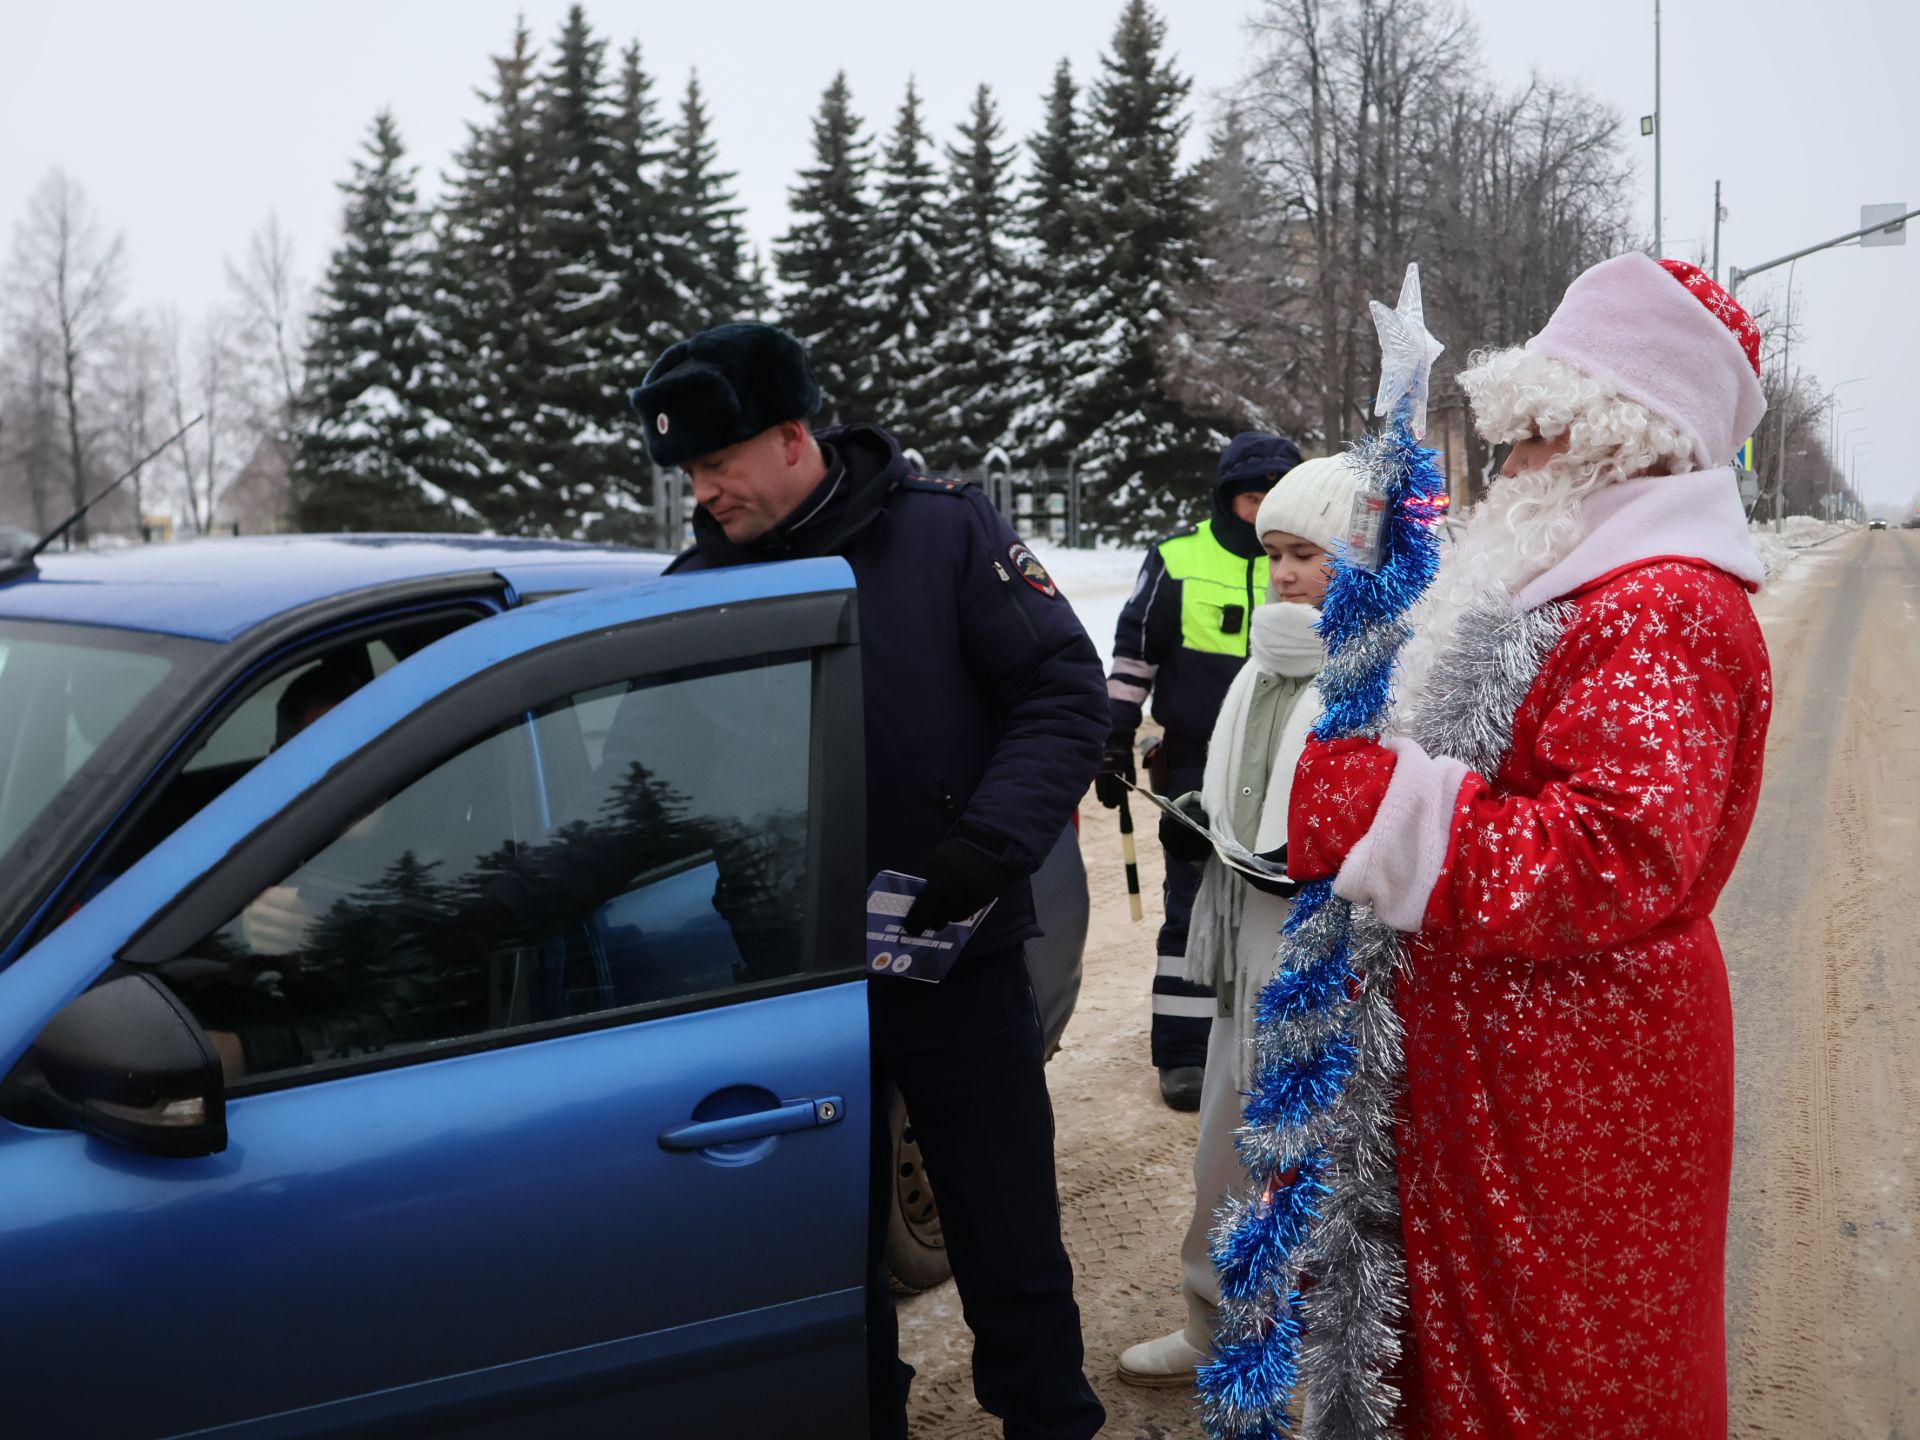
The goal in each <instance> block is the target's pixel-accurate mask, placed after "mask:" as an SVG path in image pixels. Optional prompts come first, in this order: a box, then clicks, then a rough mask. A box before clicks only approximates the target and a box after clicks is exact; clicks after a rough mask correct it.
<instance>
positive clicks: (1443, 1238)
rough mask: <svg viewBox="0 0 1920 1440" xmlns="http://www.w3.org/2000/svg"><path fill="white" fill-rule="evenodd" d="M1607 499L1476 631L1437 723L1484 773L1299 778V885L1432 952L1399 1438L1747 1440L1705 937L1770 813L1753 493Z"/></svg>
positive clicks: (1419, 1062)
mask: <svg viewBox="0 0 1920 1440" xmlns="http://www.w3.org/2000/svg"><path fill="white" fill-rule="evenodd" d="M1662 487H1664V488H1662ZM1603 495H1604V497H1605V498H1604V500H1602V501H1600V502H1598V503H1597V504H1596V505H1594V506H1590V523H1591V524H1592V527H1593V528H1592V529H1591V530H1590V533H1589V536H1588V539H1587V541H1586V542H1584V543H1583V544H1582V545H1581V546H1580V547H1579V548H1578V549H1577V550H1576V551H1575V552H1574V554H1573V555H1571V556H1570V557H1569V558H1568V560H1566V561H1564V562H1562V564H1561V565H1559V566H1557V567H1555V569H1554V571H1552V572H1550V573H1549V574H1548V575H1546V576H1542V577H1541V579H1540V580H1539V581H1536V582H1535V583H1534V584H1533V585H1531V586H1529V587H1528V589H1527V590H1526V591H1524V592H1523V593H1522V594H1521V596H1520V597H1518V602H1517V604H1516V605H1515V606H1514V608H1513V610H1512V612H1511V617H1510V618H1506V619H1500V618H1497V617H1492V616H1489V615H1481V616H1477V617H1476V616H1473V615H1469V616H1468V617H1467V621H1466V622H1465V623H1463V626H1462V637H1463V640H1464V642H1465V645H1466V649H1467V650H1468V651H1472V650H1473V647H1474V645H1475V643H1476V641H1477V642H1478V643H1479V647H1480V648H1479V651H1478V652H1477V659H1476V658H1475V657H1474V656H1472V655H1469V656H1468V657H1467V658H1466V659H1464V660H1462V661H1461V663H1460V664H1459V665H1457V666H1455V667H1454V668H1453V669H1452V670H1451V671H1448V672H1447V673H1448V675H1449V676H1450V679H1449V681H1448V683H1447V685H1446V686H1443V688H1450V689H1451V691H1452V696H1451V699H1452V705H1451V711H1450V713H1442V712H1447V711H1448V710H1449V707H1448V706H1447V705H1446V704H1444V703H1443V704H1438V705H1436V706H1435V708H1434V709H1433V710H1432V711H1430V712H1429V713H1428V714H1426V715H1424V716H1422V717H1420V719H1419V721H1418V722H1417V723H1416V724H1415V727H1414V729H1415V733H1416V735H1424V736H1426V737H1436V736H1438V737H1444V736H1445V735H1447V734H1448V733H1449V726H1451V733H1452V734H1454V735H1456V736H1459V737H1463V743H1462V744H1461V746H1460V748H1462V749H1466V750H1469V751H1470V750H1472V749H1474V748H1476V746H1477V747H1478V748H1480V749H1482V750H1484V751H1491V752H1493V753H1491V754H1483V755H1481V756H1479V757H1474V758H1476V759H1477V762H1478V763H1477V764H1473V765H1470V764H1468V763H1467V762H1466V761H1465V760H1462V759H1461V758H1459V757H1458V756H1457V755H1445V754H1438V753H1435V754H1429V753H1428V749H1427V748H1426V747H1423V746H1421V745H1419V744H1416V743H1414V742H1412V741H1403V740H1396V741H1390V742H1388V744H1387V745H1385V746H1379V745H1373V744H1371V743H1365V742H1335V743H1334V744H1332V745H1328V746H1324V747H1322V746H1316V747H1315V750H1316V753H1314V754H1311V755H1310V756H1309V757H1308V758H1307V759H1306V760H1305V761H1303V763H1302V772H1301V774H1300V776H1299V777H1298V778H1297V779H1296V782H1295V790H1294V797H1295V799H1294V825H1293V827H1292V829H1293V835H1292V837H1291V843H1292V846H1293V847H1294V848H1292V849H1291V850H1290V853H1291V854H1294V855H1296V856H1297V857H1299V858H1298V859H1297V860H1296V867H1297V868H1296V873H1302V874H1306V875H1312V874H1314V873H1321V874H1325V873H1331V872H1332V871H1333V869H1334V868H1335V867H1336V866H1338V872H1339V873H1338V878H1337V879H1336V882H1335V889H1336V891H1337V892H1338V893H1340V894H1342V895H1344V896H1345V897H1346V898H1349V899H1353V900H1356V901H1364V902H1367V903H1370V904H1372V905H1373V906H1374V907H1375V911H1376V913H1377V914H1379V915H1380V916H1381V918H1383V919H1386V920H1387V921H1388V922H1389V923H1391V924H1393V925H1395V926H1396V928H1400V929H1403V930H1407V931H1410V932H1417V934H1416V936H1415V938H1414V939H1413V941H1412V942H1411V944H1410V946H1409V962H1410V964H1409V970H1408V973H1407V974H1406V975H1405V976H1403V977H1402V979H1401V980H1400V982H1399V987H1398V989H1397V992H1396V1006H1397V1009H1398V1011H1399V1014H1400V1017H1401V1020H1402V1022H1403V1024H1404V1026H1405V1030H1406V1038H1405V1056H1406V1090H1405V1096H1404V1102H1403V1110H1402V1112H1401V1114H1400V1115H1399V1116H1398V1117H1397V1124H1396V1130H1395V1133H1396V1139H1397V1144H1398V1151H1399V1153H1398V1161H1399V1182H1400V1199H1401V1213H1402V1230H1403V1235H1404V1239H1405V1245H1406V1262H1407V1290H1408V1302H1409V1303H1408V1311H1409V1320H1410V1327H1409V1328H1410V1332H1411V1333H1410V1335H1409V1336H1408V1340H1409V1344H1408V1347H1407V1355H1406V1358H1405V1362H1404V1364H1403V1373H1402V1375H1401V1376H1400V1381H1401V1384H1402V1386H1403V1387H1404V1394H1405V1405H1404V1414H1403V1425H1404V1433H1405V1434H1406V1435H1407V1436H1409V1437H1427V1436H1433V1437H1441V1436H1445V1437H1456V1436H1498V1437H1515V1440H1520V1437H1525V1440H1536V1437H1537V1440H1549V1437H1554V1440H1574V1437H1595V1440H1627V1437H1662V1440H1671V1437H1685V1440H1696V1437H1697V1440H1707V1437H1709V1436H1711V1437H1713V1440H1720V1437H1724V1436H1725V1434H1726V1423H1727V1422H1726V1347H1725V1336H1724V1332H1723V1321H1722V1283H1723V1262H1724V1251H1725V1236H1726V1215H1727V1187H1728V1177H1729V1173H1730V1170H1731V1163H1732V1145H1733V1025H1732V1014H1731V1009H1730V1006H1729V1002H1728V995H1727V979H1726V968H1725V965H1724V963H1723V961H1722V959H1721V954H1720V947H1719V944H1718V941H1717V940H1716V938H1715V935H1714V929H1713V923H1712V920H1711V915H1712V911H1713V905H1714V902H1715V900H1716V899H1717V898H1718V897H1719V894H1720V891H1721V889H1722V888H1723V887H1724V886H1725V884H1726V881H1727V878H1728V876H1729V875H1730V874H1731V872H1732V870H1733V866H1734V862H1735V861H1736V859H1737V858H1738V856H1739V853H1740V847H1741V845H1742V843H1743V842H1744V841H1745V839H1746V835H1747V831H1748V828H1749V826H1750V825H1751V823H1752V820H1753V813H1754V808H1755V805H1756V804H1757V801H1758V798H1759V790H1760V778H1761V766H1762V759H1763V754H1764V750H1765V741H1766V730H1767V721H1768V716H1769V711H1770V708H1771V704H1770V672H1769V666H1768V661H1767V654H1766V647H1765V644H1764V642H1763V640H1762V638H1761V635H1760V629H1759V626H1758V625H1757V623H1756V622H1755V620H1754V617H1753V612H1752V609H1751V607H1750V605H1749V603H1748V599H1747V594H1746V589H1747V587H1748V586H1752V585H1755V584H1757V581H1758V579H1759V573H1760V572H1759V567H1758V563H1757V561H1755V559H1754V558H1753V555H1752V551H1751V548H1750V546H1749V545H1748V544H1747V541H1746V527H1745V523H1744V516H1743V514H1742V513H1741V510H1740V506H1739V502H1738V499H1737V492H1736V491H1735V489H1734V485H1733V477H1732V475H1731V472H1728V471H1714V472H1705V473H1703V474H1700V475H1692V476H1681V477H1658V478H1657V479H1650V480H1643V481H1634V482H1628V483H1627V484H1626V485H1620V486H1614V487H1611V488H1610V490H1609V491H1607V492H1603ZM1475 624H1478V625H1480V626H1481V628H1482V630H1483V631H1486V630H1487V629H1488V627H1492V630H1494V631H1497V632H1498V633H1482V634H1480V635H1478V636H1475V635H1473V634H1470V633H1469V630H1470V628H1471V627H1472V626H1473V625H1475ZM1516 656H1518V657H1520V658H1519V659H1518V660H1517V661H1516V658H1515V657H1516ZM1536 660H1537V662H1538V663H1537V668H1535V665H1534V662H1535V661H1536ZM1446 665H1447V662H1446V661H1444V660H1443V661H1442V662H1441V666H1440V668H1441V669H1442V670H1445V669H1446ZM1530 670H1531V671H1532V673H1531V674H1529V673H1527V672H1528V671H1530ZM1430 693H1431V692H1430ZM1503 695H1505V696H1507V697H1512V698H1508V699H1506V700H1503V699H1502V696H1503ZM1522 695H1523V696H1524V698H1519V699H1518V703H1517V704H1515V703H1513V698H1517V697H1520V696H1522ZM1503 712H1504V713H1503ZM1509 723H1510V727H1511V728H1510V731H1509V730H1508V729H1507V726H1508V724H1509ZM1502 736H1510V738H1508V739H1506V740H1505V743H1504V744H1502V743H1499V742H1500V737H1502ZM1489 737H1491V738H1489Z"/></svg>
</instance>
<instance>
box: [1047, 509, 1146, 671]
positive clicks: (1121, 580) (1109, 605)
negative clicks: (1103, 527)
mask: <svg viewBox="0 0 1920 1440" xmlns="http://www.w3.org/2000/svg"><path fill="white" fill-rule="evenodd" d="M1033 553H1034V554H1035V555H1038V556H1039V557H1040V563H1041V564H1042V565H1044V566H1046V567H1047V573H1048V574H1049V575H1051V576H1052V577H1053V582H1054V584H1056V585H1058V586H1059V587H1060V593H1061V594H1062V595H1064V596H1066V597H1067V600H1068V602H1069V603H1071V604H1072V606H1073V610H1074V613H1075V614H1076V615H1078V616H1079V617H1080V623H1081V624H1082V625H1084V626H1086V627H1087V634H1089V635H1091V636H1092V637H1093V644H1094V648H1095V649H1097V650H1099V652H1100V664H1101V666H1102V668H1104V669H1107V670H1111V669H1112V668H1113V629H1114V626H1116V625H1118V624H1119V623H1120V611H1121V609H1122V608H1123V607H1124V606H1125V605H1126V603H1127V597H1128V596H1129V595H1131V594H1132V593H1133V582H1134V581H1135V580H1136V579H1138V578H1139V576H1140V566H1141V565H1142V564H1143V563H1144V562H1145V561H1146V558H1147V552H1146V551H1145V550H1132V549H1124V548H1121V547H1119V546H1113V547H1103V548H1101V549H1098V550H1069V549H1067V548H1066V547H1065V546H1063V545H1054V544H1051V543H1049V542H1047V541H1044V540H1036V541H1034V542H1033Z"/></svg>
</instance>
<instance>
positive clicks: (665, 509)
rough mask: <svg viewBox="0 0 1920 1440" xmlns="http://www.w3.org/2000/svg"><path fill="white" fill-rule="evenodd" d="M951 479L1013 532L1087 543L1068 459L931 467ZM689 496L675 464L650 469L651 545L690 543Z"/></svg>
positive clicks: (1077, 481) (691, 503)
mask: <svg viewBox="0 0 1920 1440" xmlns="http://www.w3.org/2000/svg"><path fill="white" fill-rule="evenodd" d="M907 458H908V459H909V460H911V461H913V462H914V464H915V465H916V466H918V467H919V468H921V469H922V470H926V466H925V464H924V462H923V461H922V460H921V457H920V456H919V455H918V454H916V453H915V452H913V451H911V450H909V451H908V452H907ZM928 473H933V474H939V475H942V476H945V477H947V478H950V479H954V480H966V481H969V482H971V483H972V484H975V485H978V486H979V487H980V488H981V489H982V490H984V491H986V493H987V498H988V499H989V500H991V501H992V502H993V505H994V508H995V509H997V510H998V511H999V512H1000V513H1001V514H1002V515H1004V516H1006V517H1007V521H1008V523H1009V524H1011V525H1012V526H1013V529H1014V533H1015V534H1017V535H1019V537H1020V538H1021V539H1022V540H1044V541H1048V542H1049V543H1051V544H1054V545H1064V546H1067V547H1069V548H1072V549H1078V548H1079V547H1080V546H1081V544H1082V536H1083V535H1084V536H1085V537H1086V540H1085V543H1087V544H1089V545H1090V544H1092V543H1093V542H1092V536H1091V534H1090V533H1089V532H1088V531H1086V530H1084V529H1083V527H1082V525H1081V520H1080V478H1079V476H1078V474H1077V473H1076V472H1075V469H1074V467H1073V466H1072V465H1066V466H1062V467H1058V468H1055V467H1052V466H1046V465H1032V466H1021V467H1015V466H1011V465H1007V466H1002V465H992V464H989V465H985V466H982V467H980V468H979V469H976V470H936V471H931V472H928ZM693 511H694V501H693V493H692V488H691V486H690V485H689V484H688V482H687V477H686V475H685V473H684V472H682V471H680V470H666V469H662V468H660V467H659V466H655V467H654V471H653V511H652V515H651V528H652V531H653V538H652V540H651V542H650V543H651V545H652V547H653V548H654V549H656V550H665V551H678V550H682V549H684V548H686V547H687V546H688V545H690V544H692V543H693Z"/></svg>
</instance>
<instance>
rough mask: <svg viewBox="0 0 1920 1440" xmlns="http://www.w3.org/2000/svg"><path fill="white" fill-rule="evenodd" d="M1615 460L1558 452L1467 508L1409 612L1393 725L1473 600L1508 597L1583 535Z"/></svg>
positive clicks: (1406, 713) (1402, 726) (1405, 725)
mask: <svg viewBox="0 0 1920 1440" xmlns="http://www.w3.org/2000/svg"><path fill="white" fill-rule="evenodd" d="M1614 478H1615V476H1614V474H1613V471H1612V470H1611V469H1610V468H1606V467H1601V468H1597V469H1596V468H1595V467H1594V466H1593V464H1592V463H1591V462H1590V461H1586V460H1575V459H1573V458H1572V457H1571V456H1567V455H1556V456H1554V457H1553V458H1552V459H1550V460H1548V461H1546V462H1545V463H1544V464H1542V465H1540V466H1538V467H1537V468H1535V469H1532V470H1528V471H1525V472H1524V473H1522V474H1519V475H1512V476H1505V475H1503V476H1501V477H1500V478H1499V479H1498V480H1496V481H1495V482H1494V485H1493V488H1492V490H1490V491H1488V493H1487V498H1486V499H1484V500H1482V501H1481V502H1480V503H1479V504H1478V505H1476V506H1475V507H1474V508H1473V509H1472V511H1470V512H1469V513H1468V515H1467V520H1466V525H1465V528H1464V530H1463V531H1462V533H1461V535H1460V537H1459V538H1458V539H1457V540H1455V541H1454V542H1453V544H1452V545H1450V546H1449V547H1448V548H1447V550H1446V552H1445V553H1444V554H1443V555H1442V557H1441V564H1440V574H1439V576H1438V577H1437V578H1436V579H1435V580H1434V583H1433V587H1432V589H1430V590H1429V591H1428V592H1427V594H1426V598H1425V599H1423V600H1422V601H1421V602H1420V604H1419V605H1418V606H1417V607H1416V608H1415V609H1414V611H1413V613H1412V615H1411V616H1410V617H1409V620H1410V621H1411V623H1412V625H1413V638H1412V639H1411V640H1409V641H1408V642H1407V646H1406V649H1405V650H1403V651H1402V652H1401V655H1400V674H1399V681H1398V689H1399V692H1400V700H1399V702H1398V703H1397V704H1396V706H1395V708H1394V725H1393V728H1394V731H1395V732H1396V733H1399V734H1405V733H1407V732H1408V729H1409V727H1411V726H1412V725H1413V723H1414V721H1415V720H1416V719H1417V717H1418V715H1419V710H1420V697H1421V695H1422V693H1423V692H1424V691H1425V690H1426V687H1427V676H1428V675H1429V674H1430V673H1431V672H1432V670H1433V665H1434V662H1435V660H1437V659H1438V658H1439V656H1440V655H1442V654H1443V653H1445V651H1446V649H1447V647H1448V646H1449V645H1450V644H1452V642H1453V640H1454V638H1455V636H1456V635H1457V634H1458V631H1459V626H1460V617H1461V616H1462V615H1464V614H1466V612H1467V611H1469V610H1471V609H1473V608H1474V607H1475V606H1476V605H1482V604H1484V603H1486V602H1488V601H1497V600H1506V599H1509V598H1511V597H1512V596H1513V595H1515V594H1517V593H1519V591H1520V590H1521V589H1522V588H1523V587H1524V586H1525V585H1526V583H1527V582H1528V581H1529V580H1532V579H1534V578H1535V577H1536V576H1539V575H1542V574H1545V573H1546V572H1547V571H1548V570H1550V569H1551V568H1552V567H1553V566H1555V565H1557V564H1558V563H1559V562H1560V561H1561V560H1563V559H1565V558H1566V556H1567V555H1568V554H1569V553H1570V552H1571V551H1572V550H1573V547H1574V546H1575V545H1577V544H1579V543H1580V541H1581V540H1582V539H1583V538H1585V536H1586V520H1585V516H1584V513H1583V510H1582V506H1583V504H1584V502H1585V501H1586V499H1587V497H1588V496H1589V495H1592V494H1593V493H1594V492H1595V491H1597V490H1600V489H1602V488H1603V487H1605V486H1606V485H1609V484H1611V483H1612V482H1613V480H1614Z"/></svg>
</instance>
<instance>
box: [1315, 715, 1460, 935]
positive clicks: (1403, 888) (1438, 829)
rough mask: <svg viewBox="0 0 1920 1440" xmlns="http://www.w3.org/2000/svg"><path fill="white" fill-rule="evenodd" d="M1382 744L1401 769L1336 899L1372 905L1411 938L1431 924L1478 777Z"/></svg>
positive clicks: (1402, 744)
mask: <svg viewBox="0 0 1920 1440" xmlns="http://www.w3.org/2000/svg"><path fill="white" fill-rule="evenodd" d="M1381 743H1382V744H1384V745H1385V746H1386V747H1387V749H1389V750H1391V751H1392V752H1393V753H1394V754H1395V755H1397V756H1398V757H1399V763H1397V764H1396V765H1395V766H1394V767H1393V779H1392V780H1391V781H1389V782H1388V784H1387V793H1386V795H1385V797H1384V798H1383V799H1382V800H1381V801H1380V809H1379V810H1378V811H1377V812H1376V813H1375V814H1374V817H1373V824H1372V825H1370V826H1368V827H1367V833H1366V834H1365V835H1364V836H1362V837H1361V840H1360V843H1359V844H1358V845H1356V846H1354V847H1353V849H1352V850H1351V851H1349V852H1348V854H1347V858H1346V861H1345V863H1344V864H1342V865H1341V867H1340V873H1339V874H1338V875H1337V876H1335V877H1334V881H1333V893H1334V894H1336V895H1338V896H1339V897H1340V898H1341V899H1342V900H1350V901H1352V902H1353V903H1354V904H1356V905H1371V906H1372V907H1373V913H1374V914H1375V915H1377V916H1379V917H1380V919H1381V920H1382V921H1384V922H1385V923H1386V924H1388V925H1391V926H1392V927H1393V928H1394V929H1395V930H1399V931H1402V932H1405V933H1407V934H1412V933H1413V932H1415V931H1417V930H1418V929H1419V928H1420V924H1421V921H1422V920H1424V919H1425V918H1426V913H1427V902H1428V901H1429V900H1431V899H1432V898H1433V887H1434V886H1435V885H1436V884H1438V883H1439V880H1440V871H1441V869H1442V867H1443V866H1444V865H1445V864H1446V860H1447V844H1448V841H1449V840H1450V839H1451V837H1452V835H1453V808H1454V804H1455V802H1456V801H1458V800H1459V798H1460V787H1461V786H1462V785H1464V784H1465V783H1466V780H1467V776H1468V775H1469V774H1470V773H1472V772H1470V771H1469V770H1468V769H1467V767H1466V766H1465V765H1463V764H1462V763H1461V762H1460V761H1458V760H1455V759H1454V758H1452V757H1451V756H1449V755H1429V754H1427V752H1426V751H1425V750H1422V749H1421V748H1420V747H1419V746H1418V745H1417V744H1415V743H1414V742H1413V741H1411V740H1408V739H1406V738H1405V737H1401V736H1396V737H1395V738H1393V739H1390V740H1385V741H1382V742H1381Z"/></svg>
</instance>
